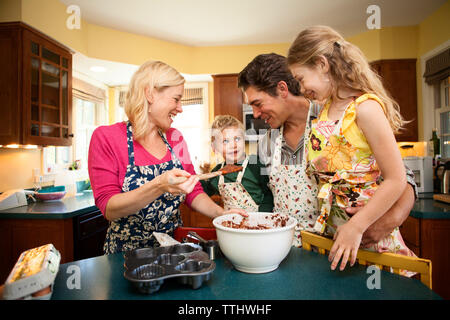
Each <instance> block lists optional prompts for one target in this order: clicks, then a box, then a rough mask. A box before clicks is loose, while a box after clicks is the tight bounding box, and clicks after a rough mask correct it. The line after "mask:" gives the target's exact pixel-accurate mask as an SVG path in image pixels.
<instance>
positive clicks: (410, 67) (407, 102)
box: [371, 59, 418, 142]
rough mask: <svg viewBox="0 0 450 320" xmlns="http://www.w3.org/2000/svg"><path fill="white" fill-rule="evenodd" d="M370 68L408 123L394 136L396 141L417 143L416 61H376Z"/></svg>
mask: <svg viewBox="0 0 450 320" xmlns="http://www.w3.org/2000/svg"><path fill="white" fill-rule="evenodd" d="M371 66H372V68H373V69H374V70H375V71H376V72H377V73H378V74H379V75H380V76H381V78H382V81H383V85H384V87H385V88H386V89H387V90H388V91H389V93H390V94H391V95H392V97H393V98H394V99H395V101H397V103H398V104H399V105H400V113H401V115H402V116H403V119H405V120H406V121H409V122H408V123H406V124H405V125H404V127H403V128H402V131H400V133H398V134H396V135H395V137H396V139H397V141H399V142H400V141H418V123H417V120H418V119H417V85H416V59H393V60H378V61H374V62H372V63H371Z"/></svg>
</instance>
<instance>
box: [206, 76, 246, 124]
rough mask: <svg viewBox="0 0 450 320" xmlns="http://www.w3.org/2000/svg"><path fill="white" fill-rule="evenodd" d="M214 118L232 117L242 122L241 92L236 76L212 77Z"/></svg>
mask: <svg viewBox="0 0 450 320" xmlns="http://www.w3.org/2000/svg"><path fill="white" fill-rule="evenodd" d="M213 79H214V116H217V115H227V114H228V115H232V116H234V117H236V118H237V119H239V120H240V121H242V91H241V89H239V88H238V75H237V74H222V75H214V76H213Z"/></svg>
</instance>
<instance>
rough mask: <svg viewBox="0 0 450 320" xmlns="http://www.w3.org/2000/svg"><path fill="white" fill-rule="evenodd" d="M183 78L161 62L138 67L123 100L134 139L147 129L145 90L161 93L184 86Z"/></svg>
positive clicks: (147, 108) (142, 134) (143, 133)
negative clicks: (170, 88) (169, 88)
mask: <svg viewBox="0 0 450 320" xmlns="http://www.w3.org/2000/svg"><path fill="white" fill-rule="evenodd" d="M184 82H185V80H184V78H183V76H182V75H181V74H180V73H179V72H178V71H177V70H175V69H174V68H172V67H171V66H169V65H167V64H166V63H164V62H161V61H147V62H145V63H144V64H143V65H141V66H140V67H139V69H138V70H137V71H136V72H135V73H134V74H133V77H132V78H131V80H130V85H129V89H128V92H127V96H126V100H125V107H124V109H125V113H126V115H127V117H128V119H129V120H130V122H131V124H132V125H133V136H134V138H135V139H139V138H140V137H143V136H144V135H145V134H146V133H147V130H148V128H149V122H148V113H149V103H148V101H147V98H146V97H145V90H146V88H149V89H150V92H153V90H157V91H159V92H160V91H163V90H164V89H166V88H167V87H174V86H178V85H181V84H184Z"/></svg>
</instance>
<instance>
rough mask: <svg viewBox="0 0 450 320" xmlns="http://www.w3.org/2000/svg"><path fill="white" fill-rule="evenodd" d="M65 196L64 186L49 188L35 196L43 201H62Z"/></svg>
mask: <svg viewBox="0 0 450 320" xmlns="http://www.w3.org/2000/svg"><path fill="white" fill-rule="evenodd" d="M65 195H66V188H65V187H64V186H57V187H47V188H43V189H41V190H39V191H38V192H35V193H34V196H35V197H36V198H38V199H39V200H41V201H55V200H60V199H62V198H63V197H64V196H65Z"/></svg>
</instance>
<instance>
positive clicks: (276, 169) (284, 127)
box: [238, 53, 417, 246]
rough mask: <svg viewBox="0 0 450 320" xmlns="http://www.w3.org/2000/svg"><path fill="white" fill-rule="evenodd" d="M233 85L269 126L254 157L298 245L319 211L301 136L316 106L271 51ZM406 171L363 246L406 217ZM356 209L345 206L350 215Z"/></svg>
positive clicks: (409, 201)
mask: <svg viewBox="0 0 450 320" xmlns="http://www.w3.org/2000/svg"><path fill="white" fill-rule="evenodd" d="M238 85H239V87H240V88H241V89H242V90H243V91H244V94H245V100H246V102H247V103H248V104H249V105H250V106H251V107H252V108H253V115H254V117H255V118H261V119H262V120H264V121H265V122H266V123H267V124H269V125H270V127H271V130H269V131H268V132H267V134H266V135H265V136H264V138H263V139H262V140H261V141H260V143H259V148H258V151H259V157H260V158H261V161H263V162H264V163H265V164H266V166H267V170H268V174H269V187H270V188H271V190H272V193H273V196H274V205H275V207H274V211H282V212H289V214H291V215H293V216H295V218H296V219H297V220H298V222H299V224H298V225H297V227H296V229H295V235H296V241H295V242H294V245H297V246H300V245H301V239H300V230H308V231H312V230H313V229H312V227H313V226H314V223H315V220H316V218H317V216H318V210H317V201H316V199H317V182H316V181H315V180H312V178H311V177H308V176H307V175H306V172H305V163H304V162H303V156H304V137H305V136H308V135H309V126H310V123H311V120H312V119H314V118H315V117H317V115H318V112H319V110H320V105H319V104H317V103H313V102H310V101H309V100H307V99H306V98H305V97H304V96H303V95H302V94H301V93H300V87H299V84H298V82H297V81H296V80H295V79H294V77H293V76H292V74H291V72H290V71H289V69H288V68H287V65H286V58H285V57H283V56H281V55H278V54H275V53H271V54H262V55H259V56H257V57H256V58H255V59H253V61H252V62H250V63H249V64H248V65H247V67H245V68H244V70H242V71H241V73H240V74H239V78H238ZM407 176H408V184H407V186H406V188H405V190H404V192H403V194H402V196H401V198H400V199H399V200H398V201H397V202H396V203H395V204H394V206H392V208H391V209H390V210H389V211H388V212H386V213H385V214H384V215H383V216H382V217H381V218H380V219H378V220H377V221H376V222H375V223H374V224H373V225H372V226H370V227H369V228H368V229H367V230H366V232H365V233H364V235H363V239H362V245H363V246H369V245H371V244H375V243H377V242H378V241H379V240H381V239H382V238H384V237H385V236H387V235H388V234H389V233H390V232H391V231H392V230H393V229H394V228H395V227H398V226H400V225H401V224H402V223H403V221H404V220H405V219H406V218H407V217H408V215H409V212H410V211H411V209H412V207H413V205H414V201H415V197H416V192H417V189H416V185H415V183H414V175H413V173H412V172H411V171H410V170H409V169H408V170H407ZM358 209H359V208H347V210H346V211H347V213H348V214H355V213H356V212H357V211H358Z"/></svg>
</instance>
